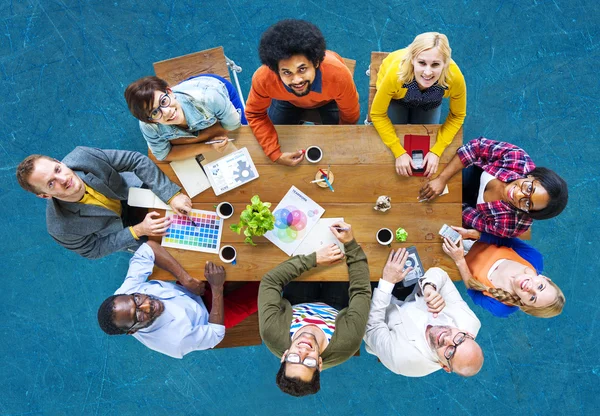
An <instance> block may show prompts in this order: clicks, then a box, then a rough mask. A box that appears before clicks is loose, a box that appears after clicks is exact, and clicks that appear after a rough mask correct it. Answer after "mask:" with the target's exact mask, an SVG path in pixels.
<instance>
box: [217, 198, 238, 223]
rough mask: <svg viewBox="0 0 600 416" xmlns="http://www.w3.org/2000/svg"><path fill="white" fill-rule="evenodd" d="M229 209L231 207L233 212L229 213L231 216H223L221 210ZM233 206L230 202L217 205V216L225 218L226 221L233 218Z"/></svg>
mask: <svg viewBox="0 0 600 416" xmlns="http://www.w3.org/2000/svg"><path fill="white" fill-rule="evenodd" d="M228 207H231V212H230V213H229V215H226V214H223V213H222V212H221V209H222V208H223V209H225V210H226V209H228ZM233 211H234V208H233V204H231V203H229V202H221V203H219V205H217V215H218V216H219V217H221V218H223V219H224V220H226V219H227V218H231V216H232V215H233Z"/></svg>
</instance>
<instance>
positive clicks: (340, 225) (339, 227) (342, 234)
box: [329, 221, 354, 244]
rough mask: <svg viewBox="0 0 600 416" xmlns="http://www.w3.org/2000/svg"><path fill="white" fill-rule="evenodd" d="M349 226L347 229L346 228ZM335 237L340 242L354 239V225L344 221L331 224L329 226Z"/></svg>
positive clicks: (344, 242) (343, 242)
mask: <svg viewBox="0 0 600 416" xmlns="http://www.w3.org/2000/svg"><path fill="white" fill-rule="evenodd" d="M346 228H347V229H346ZM329 229H330V230H331V232H332V233H333V235H334V236H335V238H337V239H338V240H339V242H340V243H342V244H346V243H349V242H350V241H352V240H354V234H353V233H352V226H351V225H350V224H348V223H347V222H344V221H337V222H334V223H333V224H331V226H330V227H329Z"/></svg>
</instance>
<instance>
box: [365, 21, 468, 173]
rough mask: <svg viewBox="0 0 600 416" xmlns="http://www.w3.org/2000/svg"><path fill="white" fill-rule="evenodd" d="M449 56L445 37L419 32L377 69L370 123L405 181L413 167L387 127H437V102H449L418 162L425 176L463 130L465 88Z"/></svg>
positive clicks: (465, 113) (398, 140)
mask: <svg viewBox="0 0 600 416" xmlns="http://www.w3.org/2000/svg"><path fill="white" fill-rule="evenodd" d="M451 53H452V50H451V49H450V45H449V44H448V38H447V37H446V35H443V34H441V33H437V32H428V33H421V34H420V35H418V36H417V37H416V38H415V40H414V41H413V42H412V43H411V44H410V45H408V47H406V48H404V49H400V50H397V51H395V52H392V53H390V54H389V55H388V56H387V57H386V58H385V59H384V60H383V62H382V64H381V67H380V69H379V74H378V75H377V92H376V94H375V98H374V99H373V104H372V106H371V120H372V121H373V125H374V126H375V128H376V129H377V132H378V133H379V136H381V140H383V142H384V143H385V144H386V145H387V146H388V147H389V148H390V149H391V151H392V153H393V154H394V157H395V158H396V172H397V173H398V175H402V176H410V175H412V169H415V168H417V167H416V166H415V165H414V162H413V160H412V158H411V156H410V155H409V154H407V153H406V150H404V148H403V147H402V145H401V144H400V139H399V138H398V136H396V131H395V130H394V126H393V124H438V123H439V122H440V115H441V104H442V98H449V99H450V112H449V114H448V117H447V118H446V121H444V124H443V125H442V126H441V127H440V129H439V131H438V133H437V140H436V143H435V145H433V147H432V148H431V149H430V150H429V153H427V155H426V156H425V158H424V161H423V162H424V163H423V167H424V168H425V175H426V176H428V177H430V176H432V175H433V174H434V173H435V172H436V171H437V167H438V163H439V159H440V156H441V155H442V153H443V152H444V150H445V149H446V147H448V145H449V144H450V143H452V140H453V139H454V136H455V135H456V133H457V132H458V130H459V129H460V127H461V126H462V125H463V122H464V120H465V116H466V115H467V87H466V85H465V78H464V77H463V74H462V73H461V72H460V69H459V68H458V65H456V63H455V62H454V61H453V60H452V59H451Z"/></svg>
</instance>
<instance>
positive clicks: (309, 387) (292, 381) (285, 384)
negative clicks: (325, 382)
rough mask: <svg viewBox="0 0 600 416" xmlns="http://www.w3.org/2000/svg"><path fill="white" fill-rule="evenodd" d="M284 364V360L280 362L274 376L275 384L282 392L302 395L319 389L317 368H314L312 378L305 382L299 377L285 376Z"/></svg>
mask: <svg viewBox="0 0 600 416" xmlns="http://www.w3.org/2000/svg"><path fill="white" fill-rule="evenodd" d="M285 365H286V362H285V361H284V362H283V363H281V366H280V367H279V371H278V372H277V376H275V381H276V382H277V386H279V388H280V389H281V391H282V392H284V393H287V394H289V395H291V396H295V397H302V396H308V395H309V394H315V393H317V392H318V391H319V390H320V389H321V372H320V371H319V369H318V368H317V369H315V372H314V374H313V377H312V379H311V380H310V381H308V382H307V381H302V380H300V379H299V378H292V377H287V376H286V375H285Z"/></svg>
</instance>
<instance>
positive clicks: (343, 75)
mask: <svg viewBox="0 0 600 416" xmlns="http://www.w3.org/2000/svg"><path fill="white" fill-rule="evenodd" d="M335 77H336V79H335V84H334V85H335V87H336V89H337V92H336V98H335V102H336V104H337V106H338V108H339V110H340V124H356V123H357V122H358V119H359V117H360V104H359V101H358V99H359V97H358V91H356V85H355V84H354V79H353V78H352V74H351V73H350V70H348V68H347V67H346V66H345V65H344V66H343V68H339V69H338V70H337V71H336V74H335Z"/></svg>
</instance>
